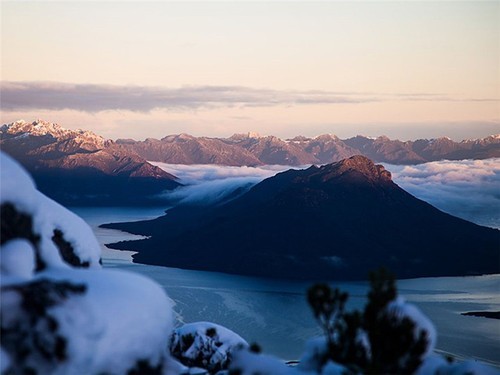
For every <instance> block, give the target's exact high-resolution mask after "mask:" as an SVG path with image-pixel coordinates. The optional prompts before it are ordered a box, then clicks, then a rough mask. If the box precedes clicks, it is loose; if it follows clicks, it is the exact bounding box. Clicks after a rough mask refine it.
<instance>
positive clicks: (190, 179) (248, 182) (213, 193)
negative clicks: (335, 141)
mask: <svg viewBox="0 0 500 375" xmlns="http://www.w3.org/2000/svg"><path fill="white" fill-rule="evenodd" d="M153 164H155V165H157V166H159V167H161V168H162V169H164V170H165V171H167V172H169V173H173V174H174V175H176V176H178V177H179V178H180V181H181V182H182V183H184V184H186V186H184V187H182V188H179V189H177V190H175V191H174V192H172V193H169V194H168V195H167V197H168V198H171V199H175V200H179V201H181V202H182V203H188V204H189V203H193V204H212V203H216V202H221V201H224V200H225V199H227V198H229V197H232V196H234V195H235V194H241V193H242V192H244V191H246V190H248V189H250V188H251V187H252V186H253V185H255V184H257V183H259V182H260V181H262V180H263V179H265V178H268V177H271V176H273V175H275V174H276V173H278V172H281V171H284V170H287V169H290V168H291V167H285V166H264V167H257V168H253V167H224V166H215V165H176V164H164V163H156V162H155V163H153ZM385 166H386V168H387V169H388V170H390V171H391V172H392V175H393V180H394V181H395V182H396V183H397V184H398V185H399V186H401V187H402V188H403V189H405V190H406V191H408V192H409V193H411V194H413V195H414V196H416V197H417V198H420V199H422V200H424V201H426V202H428V203H430V204H432V205H433V206H435V207H437V208H439V209H440V210H442V211H445V212H447V213H449V214H452V215H454V216H458V217H461V218H463V219H466V220H469V221H472V222H474V223H477V224H480V225H485V226H489V227H493V228H500V212H499V209H498V208H499V207H500V159H487V160H463V161H438V162H431V163H425V164H420V165H411V166H401V165H390V164H385Z"/></svg>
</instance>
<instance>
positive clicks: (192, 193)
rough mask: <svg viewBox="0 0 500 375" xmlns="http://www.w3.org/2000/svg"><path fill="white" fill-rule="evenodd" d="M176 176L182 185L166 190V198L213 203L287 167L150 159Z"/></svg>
mask: <svg viewBox="0 0 500 375" xmlns="http://www.w3.org/2000/svg"><path fill="white" fill-rule="evenodd" d="M152 164H154V165H156V166H158V167H160V168H161V169H163V170H164V171H167V172H168V173H172V174H173V175H175V176H177V177H178V178H179V180H180V182H181V183H182V184H185V185H186V186H183V187H181V188H178V189H176V190H174V191H173V192H169V193H167V195H166V198H169V199H173V200H176V201H179V202H180V203H183V204H184V203H185V204H207V205H208V204H213V203H218V202H222V201H224V200H226V199H228V198H230V197H234V196H235V195H239V194H241V193H243V192H245V191H247V190H248V189H250V188H251V187H252V186H254V185H255V184H257V183H259V182H260V181H262V180H264V179H265V178H268V177H271V176H274V175H275V174H276V173H278V172H281V171H284V170H286V169H289V168H291V167H285V166H264V167H225V166H216V165H182V164H165V163H159V162H152Z"/></svg>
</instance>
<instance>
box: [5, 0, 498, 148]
mask: <svg viewBox="0 0 500 375" xmlns="http://www.w3.org/2000/svg"><path fill="white" fill-rule="evenodd" d="M0 7H1V10H2V12H1V20H2V25H1V30H2V36H1V42H2V57H1V59H2V71H1V82H0V88H1V98H0V100H1V108H2V111H1V113H0V120H1V122H2V123H10V122H13V121H16V120H18V119H20V118H43V119H46V120H47V121H50V122H54V123H58V124H62V126H63V127H65V128H68V129H78V128H81V129H86V130H91V131H93V132H95V133H96V134H99V135H102V136H103V137H105V138H109V139H117V138H133V139H140V140H142V139H145V138H161V137H164V136H165V135H169V134H180V133H187V134H191V135H194V136H207V137H219V138H220V137H227V136H229V135H231V134H235V133H247V132H258V133H260V134H269V135H274V136H277V137H280V138H283V139H287V138H293V137H294V136H296V135H303V136H306V137H313V136H316V135H320V134H335V135H337V136H338V137H340V138H349V137H353V136H356V135H358V134H363V135H366V136H380V135H386V136H388V137H389V138H391V139H402V140H411V139H421V138H424V139H430V138H438V137H442V136H447V137H449V138H451V139H453V140H455V141H460V140H464V139H471V138H473V139H478V138H484V137H486V136H488V135H492V134H498V133H500V70H499V66H500V24H499V23H498V22H497V21H498V18H499V17H500V3H498V2H475V1H466V2H408V1H398V2H340V1H333V2H310V3H306V2H281V1H276V2H268V3H262V2H223V3H219V2H209V1H205V2H201V3H194V2H184V3H181V2H170V1H159V2H152V3H141V2H137V1H131V2H101V3H99V2H74V1H72V2H66V3H60V2H48V1H41V2H35V1H33V2H30V1H28V2H17V1H11V2H2V3H0ZM19 25H22V27H19Z"/></svg>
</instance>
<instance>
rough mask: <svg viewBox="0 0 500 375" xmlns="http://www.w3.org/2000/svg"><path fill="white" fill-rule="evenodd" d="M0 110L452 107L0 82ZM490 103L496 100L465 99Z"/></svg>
mask: <svg viewBox="0 0 500 375" xmlns="http://www.w3.org/2000/svg"><path fill="white" fill-rule="evenodd" d="M1 90H2V96H1V106H2V109H3V110H5V111H19V110H55V111H61V110H68V109H69V110H76V111H83V112H90V113H96V112H101V111H107V110H129V111H134V112H149V111H152V110H155V109H167V110H185V109H190V110H193V109H200V108H217V107H235V106H240V107H269V106H276V105H310V104H355V103H370V102H380V101H388V100H395V99H397V100H403V101H455V100H462V99H456V98H450V97H447V96H445V95H442V94H429V93H397V94H380V93H378V94H377V93H356V92H332V91H320V90H304V91H296V90H295V91H294V90H272V89H256V88H250V87H244V86H187V87H181V88H166V87H150V86H118V85H102V84H70V83H58V82H9V81H3V82H1ZM467 100H471V101H475V100H482V101H491V100H496V99H484V98H479V99H467Z"/></svg>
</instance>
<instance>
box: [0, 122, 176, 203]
mask: <svg viewBox="0 0 500 375" xmlns="http://www.w3.org/2000/svg"><path fill="white" fill-rule="evenodd" d="M0 147H1V149H2V151H4V152H6V153H7V154H9V155H11V156H12V157H14V158H15V159H17V160H18V161H19V162H21V164H23V165H24V166H25V168H27V169H28V170H29V171H30V172H31V173H32V175H33V177H34V179H35V181H36V183H37V186H38V188H39V189H40V190H41V191H42V192H44V193H45V194H47V195H48V196H50V197H52V198H53V199H55V200H57V201H59V202H61V203H63V204H67V205H71V204H83V203H93V204H101V203H102V204H134V203H138V204H139V203H140V204H145V203H147V202H150V201H151V199H150V198H148V196H151V195H154V194H158V193H160V192H162V191H163V190H167V189H173V188H175V187H177V186H179V183H178V182H176V178H175V176H172V175H170V174H168V173H166V172H164V171H163V170H161V169H160V168H158V167H155V166H153V165H151V164H149V163H148V162H147V161H146V160H145V159H144V158H142V157H140V156H139V155H137V154H136V153H134V152H132V151H129V150H124V149H122V148H121V147H119V146H117V145H116V144H115V143H114V142H113V141H111V140H105V139H104V138H102V137H100V136H98V135H96V134H94V133H92V132H90V131H83V130H77V131H75V130H68V129H64V128H62V127H60V126H59V125H57V124H53V123H50V122H46V121H42V120H37V121H34V122H32V123H28V122H25V121H22V120H21V121H16V122H14V123H11V124H6V125H3V126H2V127H1V128H0Z"/></svg>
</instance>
